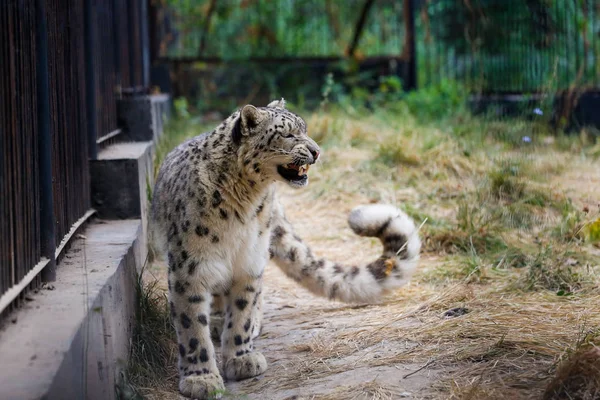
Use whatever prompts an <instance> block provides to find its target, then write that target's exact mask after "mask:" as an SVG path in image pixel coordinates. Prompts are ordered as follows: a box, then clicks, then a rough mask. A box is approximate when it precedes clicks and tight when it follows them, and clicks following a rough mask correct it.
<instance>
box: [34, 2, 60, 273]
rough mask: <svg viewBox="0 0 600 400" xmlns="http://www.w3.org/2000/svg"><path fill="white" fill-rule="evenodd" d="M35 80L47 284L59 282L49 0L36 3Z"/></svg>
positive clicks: (43, 253)
mask: <svg viewBox="0 0 600 400" xmlns="http://www.w3.org/2000/svg"><path fill="white" fill-rule="evenodd" d="M35 3H36V15H35V17H36V37H35V39H36V58H37V68H36V80H37V111H38V112H37V125H38V135H39V138H38V154H39V164H38V165H39V168H38V173H39V185H40V188H39V191H40V192H39V193H40V240H41V251H42V255H43V256H44V257H46V258H48V259H49V260H50V262H49V263H48V265H47V266H46V268H44V270H43V272H42V279H43V280H44V281H46V282H49V281H54V280H56V260H55V259H54V249H55V248H56V237H55V233H54V198H53V191H52V137H51V136H50V97H49V96H50V94H49V84H48V33H47V29H48V28H47V19H46V0H36V2H35Z"/></svg>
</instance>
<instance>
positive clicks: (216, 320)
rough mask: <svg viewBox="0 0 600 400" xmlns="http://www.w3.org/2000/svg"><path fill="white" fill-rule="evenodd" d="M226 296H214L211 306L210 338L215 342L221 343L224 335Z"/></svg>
mask: <svg viewBox="0 0 600 400" xmlns="http://www.w3.org/2000/svg"><path fill="white" fill-rule="evenodd" d="M224 299H225V295H223V294H222V293H213V294H212V303H211V305H210V337H211V338H212V340H214V341H215V342H219V341H221V335H222V334H223V324H224V323H225V309H224Z"/></svg>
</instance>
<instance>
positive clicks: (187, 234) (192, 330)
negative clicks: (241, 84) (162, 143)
mask: <svg viewBox="0 0 600 400" xmlns="http://www.w3.org/2000/svg"><path fill="white" fill-rule="evenodd" d="M320 157H321V149H320V147H319V146H318V145H317V143H316V142H315V141H314V140H313V139H311V138H310V137H309V136H308V134H307V125H306V122H305V121H304V120H303V119H302V118H301V117H300V116H298V115H296V114H295V113H293V112H291V111H289V110H288V109H287V108H286V104H285V101H284V100H283V99H281V100H275V101H273V102H271V103H270V104H268V105H267V106H266V107H256V106H253V105H245V106H243V107H242V108H240V109H238V110H237V111H235V112H234V113H233V114H231V115H230V116H229V117H227V118H226V119H225V120H224V121H223V122H221V123H220V124H219V125H218V126H217V127H216V128H215V129H214V130H213V131H211V132H208V133H204V134H202V135H199V136H196V137H194V138H192V139H190V140H187V141H185V142H184V143H182V144H180V145H179V146H177V147H176V148H175V149H174V150H172V151H171V152H170V153H169V154H168V155H167V156H166V157H165V159H164V161H163V162H162V165H161V167H160V170H159V173H158V176H157V178H156V184H155V188H154V191H153V199H152V206H151V219H150V224H151V231H152V238H153V240H154V242H155V243H157V245H158V248H159V249H161V251H162V252H163V253H164V255H165V256H166V260H167V264H168V283H169V305H170V312H171V317H172V320H173V323H174V326H175V330H176V333H177V342H178V349H179V363H178V367H179V376H180V380H179V391H180V393H181V394H182V395H184V396H187V397H191V398H196V399H206V398H213V397H218V395H219V394H220V393H222V392H223V390H224V379H223V378H225V379H226V380H242V379H246V378H250V377H253V376H257V375H259V374H262V373H263V372H264V371H265V370H266V369H267V361H266V359H265V357H264V355H263V354H261V353H260V352H258V351H256V350H255V348H254V340H255V339H256V338H257V337H258V336H259V335H260V332H261V327H262V311H261V308H262V304H263V273H264V271H265V267H266V266H267V264H268V262H269V260H272V261H273V262H274V264H276V265H277V266H279V267H280V268H281V270H282V271H283V272H284V273H285V274H286V275H287V276H288V277H289V278H291V279H293V280H294V281H296V282H298V283H299V284H300V285H301V286H303V287H304V288H306V289H308V290H309V291H310V292H312V293H314V294H316V295H319V296H323V297H326V298H329V299H331V300H338V301H342V302H354V303H356V302H358V303H368V302H373V301H377V300H379V299H380V298H381V297H382V295H383V294H384V293H386V292H388V291H390V290H392V289H395V288H398V287H400V286H402V285H404V284H405V283H406V282H407V281H408V280H409V279H410V277H411V275H412V274H413V272H414V270H415V268H416V266H417V262H418V259H419V252H420V246H421V243H420V239H419V236H418V229H416V228H415V224H414V222H413V220H412V219H411V218H410V217H409V216H407V214H405V213H404V212H403V211H401V210H400V209H399V208H397V207H395V206H392V205H384V204H369V205H362V206H358V207H356V208H354V209H353V210H352V211H351V213H350V214H349V217H348V223H349V225H350V228H351V229H352V230H353V231H354V232H355V233H356V234H358V235H361V236H367V237H376V238H379V240H380V241H381V243H382V245H383V252H382V255H381V256H380V257H379V258H377V259H376V260H374V261H371V262H367V263H364V264H363V265H345V264H342V263H338V262H334V261H330V260H327V259H325V258H321V257H318V256H317V255H315V254H314V253H313V251H312V250H311V248H310V247H309V246H308V245H307V243H305V242H304V241H303V240H302V239H301V238H300V237H299V236H298V235H297V234H296V233H295V232H294V229H293V226H292V224H291V223H290V222H289V221H288V219H287V218H286V216H285V214H284V209H283V206H282V204H281V203H280V202H279V201H278V198H277V191H276V188H277V185H280V184H281V183H283V184H285V185H289V186H291V187H293V188H302V187H305V186H306V185H307V184H308V180H309V178H308V171H309V169H310V167H311V166H312V165H313V164H315V163H316V162H317V160H319V159H320ZM278 182H279V183H278ZM306 217H307V218H310V217H311V216H310V215H307V216H306ZM267 300H268V299H267ZM211 336H213V337H215V336H218V338H217V339H220V344H221V353H222V357H221V358H222V363H221V369H219V366H218V365H217V359H216V357H215V347H214V345H213V341H212V340H211Z"/></svg>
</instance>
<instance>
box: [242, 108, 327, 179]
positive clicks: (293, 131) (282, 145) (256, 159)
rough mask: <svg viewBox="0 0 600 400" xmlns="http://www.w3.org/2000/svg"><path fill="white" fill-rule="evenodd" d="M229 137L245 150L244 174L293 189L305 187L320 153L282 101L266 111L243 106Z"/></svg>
mask: <svg viewBox="0 0 600 400" xmlns="http://www.w3.org/2000/svg"><path fill="white" fill-rule="evenodd" d="M232 137H233V141H234V142H236V143H238V144H240V145H241V146H242V148H243V150H244V151H243V152H242V153H241V154H243V156H242V160H240V161H241V162H242V164H243V166H244V168H245V169H246V170H247V171H249V172H250V173H254V174H257V175H260V177H261V178H262V179H263V180H267V179H269V180H270V179H272V180H278V181H282V182H286V183H287V184H289V185H290V186H292V187H296V188H298V187H303V186H306V185H307V184H308V175H307V172H308V169H309V167H310V165H312V164H314V163H315V162H316V161H317V160H318V158H319V155H320V152H321V149H320V148H319V146H318V145H317V143H315V141H314V140H312V139H311V138H309V137H308V135H307V132H306V123H305V122H304V120H303V119H302V118H300V117H299V116H298V115H296V114H294V113H292V112H290V111H288V110H287V109H286V108H285V101H284V100H283V99H281V100H276V101H273V102H271V103H269V105H268V106H266V107H255V106H252V105H246V106H244V107H243V108H242V109H241V111H240V118H239V119H238V120H237V121H236V124H235V125H234V128H233V131H232Z"/></svg>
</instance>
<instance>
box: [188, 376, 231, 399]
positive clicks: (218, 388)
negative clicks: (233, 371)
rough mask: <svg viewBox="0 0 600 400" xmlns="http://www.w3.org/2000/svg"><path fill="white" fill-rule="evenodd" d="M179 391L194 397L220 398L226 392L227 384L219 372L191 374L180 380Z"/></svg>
mask: <svg viewBox="0 0 600 400" xmlns="http://www.w3.org/2000/svg"><path fill="white" fill-rule="evenodd" d="M179 392H180V393H181V394H182V395H184V396H186V397H190V398H192V399H198V400H209V399H220V398H221V397H222V396H223V392H225V384H224V383H223V378H221V376H220V375H219V374H218V373H212V372H210V373H208V374H203V375H190V376H185V377H182V378H181V380H180V381H179Z"/></svg>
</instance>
